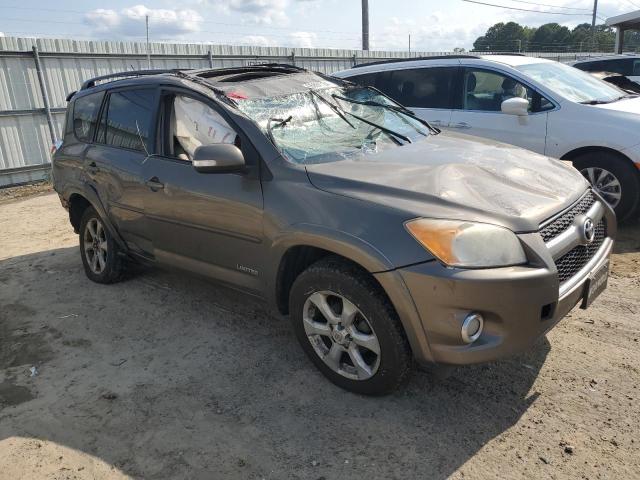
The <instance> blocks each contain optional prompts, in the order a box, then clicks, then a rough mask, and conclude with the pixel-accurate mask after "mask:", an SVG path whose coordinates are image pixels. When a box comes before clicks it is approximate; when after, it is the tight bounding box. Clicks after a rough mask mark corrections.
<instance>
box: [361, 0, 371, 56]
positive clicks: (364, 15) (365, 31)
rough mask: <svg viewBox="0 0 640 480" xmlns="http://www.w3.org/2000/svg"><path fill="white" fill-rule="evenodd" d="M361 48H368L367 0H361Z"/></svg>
mask: <svg viewBox="0 0 640 480" xmlns="http://www.w3.org/2000/svg"><path fill="white" fill-rule="evenodd" d="M362 50H369V0H362Z"/></svg>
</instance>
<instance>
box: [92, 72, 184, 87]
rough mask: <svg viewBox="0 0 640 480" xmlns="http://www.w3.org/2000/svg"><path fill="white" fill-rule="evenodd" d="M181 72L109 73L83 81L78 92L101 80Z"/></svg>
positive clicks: (93, 85)
mask: <svg viewBox="0 0 640 480" xmlns="http://www.w3.org/2000/svg"><path fill="white" fill-rule="evenodd" d="M187 70H188V69H187ZM181 71H183V69H180V68H172V69H161V70H129V71H127V72H118V73H110V74H108V75H101V76H99V77H94V78H90V79H89V80H87V81H85V82H84V83H83V84H82V86H81V87H80V90H86V89H87V88H92V87H95V86H96V83H97V82H100V81H102V80H110V79H114V78H132V77H144V76H147V75H161V74H163V73H177V72H181Z"/></svg>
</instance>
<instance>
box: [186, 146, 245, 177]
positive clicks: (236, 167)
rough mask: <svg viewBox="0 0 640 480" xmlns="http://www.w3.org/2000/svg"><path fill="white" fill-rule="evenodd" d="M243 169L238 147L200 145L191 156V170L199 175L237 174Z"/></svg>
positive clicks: (242, 159) (243, 165)
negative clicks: (193, 169) (194, 170)
mask: <svg viewBox="0 0 640 480" xmlns="http://www.w3.org/2000/svg"><path fill="white" fill-rule="evenodd" d="M244 167H245V163H244V156H243V155H242V152H241V151H240V149H239V148H238V147H236V146H235V145H231V144H228V143H216V144H213V145H202V146H200V147H198V148H196V151H195V152H194V154H193V168H195V169H196V172H200V173H229V172H239V171H242V170H243V169H244Z"/></svg>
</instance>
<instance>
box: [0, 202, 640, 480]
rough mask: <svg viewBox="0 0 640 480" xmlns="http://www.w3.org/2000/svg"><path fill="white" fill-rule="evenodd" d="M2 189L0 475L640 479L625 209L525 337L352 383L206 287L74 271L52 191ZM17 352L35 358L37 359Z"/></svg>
mask: <svg viewBox="0 0 640 480" xmlns="http://www.w3.org/2000/svg"><path fill="white" fill-rule="evenodd" d="M16 197H17V196H16V195H14V196H5V197H4V199H0V478H1V479H11V480H15V479H44V478H46V479H106V478H109V479H112V478H116V479H119V478H129V477H134V478H150V479H153V478H177V479H182V478H184V479H186V478H189V479H218V478H239V479H263V478H264V479H284V478H299V479H311V480H320V479H325V480H329V479H347V478H354V479H362V478H370V479H373V478H376V479H378V478H382V479H412V478H420V479H443V478H455V479H478V478H479V479H485V478H508V479H519V478H532V479H533V478H535V479H544V478H552V479H563V478H571V479H576V478H582V479H631V478H636V479H637V478H640V408H639V406H638V405H639V403H640V391H639V387H638V385H640V345H639V343H638V342H639V338H640V275H639V272H640V225H638V224H635V225H630V226H625V227H624V228H623V229H622V230H621V232H620V241H619V242H618V244H617V247H616V252H617V253H616V254H615V256H614V260H613V271H612V275H611V279H610V284H609V288H608V290H607V291H606V292H605V293H604V294H603V296H602V297H601V298H599V299H598V301H597V302H596V303H595V304H594V305H593V306H592V308H590V309H589V310H588V311H582V310H577V309H576V310H574V311H573V312H572V313H571V314H570V316H569V317H568V318H565V319H564V320H563V321H562V322H560V324H559V325H558V326H557V327H556V328H555V329H554V330H552V331H551V332H550V333H549V334H548V336H547V338H544V339H542V340H540V341H539V342H538V344H537V345H536V346H535V348H534V349H532V350H531V351H530V352H528V353H526V354H524V355H522V356H519V357H517V358H512V359H509V360H506V361H502V362H499V363H495V364H489V365H482V366H474V367H465V368H459V369H456V370H455V371H454V372H453V373H452V375H451V376H450V377H448V378H446V379H443V378H442V377H441V376H439V375H436V373H435V372H433V371H427V372H416V373H415V374H414V376H413V377H412V379H411V381H410V383H409V384H408V385H407V386H406V388H404V389H402V390H401V391H399V392H397V393H396V394H394V395H391V396H387V397H383V398H366V397H361V396H357V395H353V394H350V393H347V392H344V391H342V390H340V389H339V388H337V387H335V386H333V385H332V384H331V383H329V382H328V381H326V380H325V379H324V378H323V377H322V376H321V374H320V373H318V372H317V371H316V370H315V369H314V367H313V366H312V365H311V363H310V362H309V361H308V360H307V359H306V358H305V357H304V354H303V352H302V350H301V349H300V347H299V346H298V345H297V343H296V341H295V339H294V336H293V333H292V331H291V329H290V327H289V325H288V322H287V320H286V319H283V318H280V317H279V316H277V315H275V314H273V313H270V312H268V311H266V310H265V308H264V307H263V306H262V305H261V304H260V303H257V302H255V301H253V300H249V299H247V298H246V297H244V296H242V295H240V294H238V293H234V292H232V291H229V290H226V289H223V288H221V287H218V286H216V285H213V284H210V283H206V282H201V281H196V280H194V278H192V277H189V276H186V275H182V274H176V273H168V272H163V271H160V270H153V269H149V270H142V271H139V272H137V273H136V274H135V275H133V276H131V278H129V279H128V280H126V281H124V282H122V283H119V284H116V285H112V286H102V285H97V284H94V283H91V282H90V281H88V280H87V279H86V278H85V276H84V273H83V271H82V265H81V261H80V256H79V251H78V247H77V237H76V235H74V234H73V231H72V229H71V227H70V225H69V223H68V220H67V217H66V212H65V211H64V210H63V209H62V207H61V206H60V204H59V202H58V199H57V196H56V195H55V194H53V193H40V194H38V195H35V196H30V197H27V198H21V199H20V198H16ZM32 367H35V368H36V372H37V373H35V374H32Z"/></svg>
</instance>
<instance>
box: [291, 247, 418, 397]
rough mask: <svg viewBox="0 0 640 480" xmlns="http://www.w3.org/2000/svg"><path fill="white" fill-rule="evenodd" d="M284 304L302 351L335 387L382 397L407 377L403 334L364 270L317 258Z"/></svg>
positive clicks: (407, 358)
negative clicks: (287, 309) (288, 307)
mask: <svg viewBox="0 0 640 480" xmlns="http://www.w3.org/2000/svg"><path fill="white" fill-rule="evenodd" d="M289 306H290V309H289V312H290V315H291V320H292V322H293V328H294V330H295V333H296V336H297V337H298V340H299V341H300V343H301V345H302V348H303V349H304V351H305V352H306V353H307V355H308V356H309V358H310V359H311V361H312V362H313V363H314V364H315V365H316V367H317V368H318V369H319V370H320V371H321V372H322V373H323V374H324V375H325V376H326V377H328V378H329V380H331V381H332V382H333V383H335V384H336V385H338V386H340V387H342V388H344V389H346V390H350V391H352V392H356V393H362V394H367V395H381V394H385V393H389V392H391V391H393V390H395V389H396V388H398V386H400V385H401V384H402V383H403V382H404V381H405V380H406V379H407V378H408V376H409V373H410V372H411V364H412V355H411V351H410V348H409V344H408V342H407V339H406V337H405V335H404V330H403V328H402V325H401V323H400V320H399V319H398V316H397V314H396V312H395V310H394V308H393V307H392V305H391V304H390V302H389V300H388V299H387V297H386V295H385V294H384V292H383V291H382V289H381V288H380V286H379V285H378V284H377V283H376V282H375V280H374V279H373V278H372V277H371V276H370V274H369V273H368V272H365V271H363V270H362V269H361V268H359V267H357V266H355V265H352V264H350V263H348V262H345V261H343V260H341V259H339V258H337V257H329V258H326V259H323V260H320V261H318V262H317V263H315V264H313V265H311V266H310V267H309V268H308V269H307V270H305V271H304V272H302V273H301V274H300V275H299V276H298V278H297V279H296V280H295V282H294V283H293V286H292V288H291V292H290V299H289Z"/></svg>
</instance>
